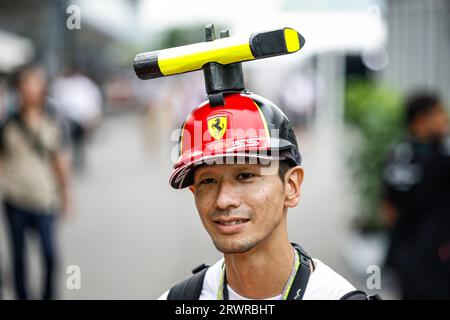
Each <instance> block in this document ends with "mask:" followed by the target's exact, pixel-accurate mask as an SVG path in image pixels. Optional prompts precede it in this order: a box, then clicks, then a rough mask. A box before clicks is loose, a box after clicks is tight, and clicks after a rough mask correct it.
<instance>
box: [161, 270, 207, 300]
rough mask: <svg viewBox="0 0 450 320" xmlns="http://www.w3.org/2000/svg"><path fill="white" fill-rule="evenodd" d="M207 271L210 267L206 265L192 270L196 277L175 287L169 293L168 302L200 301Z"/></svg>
mask: <svg viewBox="0 0 450 320" xmlns="http://www.w3.org/2000/svg"><path fill="white" fill-rule="evenodd" d="M206 271H208V266H207V265H205V264H202V265H200V266H198V267H197V268H195V269H194V270H192V273H194V275H193V276H191V277H190V278H188V279H186V280H184V281H182V282H180V283H178V284H176V285H174V286H173V287H172V289H170V291H169V294H168V296H167V300H198V299H199V297H200V294H201V292H202V288H203V280H204V279H205V275H206Z"/></svg>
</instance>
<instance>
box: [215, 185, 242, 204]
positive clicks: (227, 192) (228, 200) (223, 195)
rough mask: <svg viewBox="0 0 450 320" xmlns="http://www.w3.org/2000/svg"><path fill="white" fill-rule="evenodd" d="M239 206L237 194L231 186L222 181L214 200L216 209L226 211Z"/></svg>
mask: <svg viewBox="0 0 450 320" xmlns="http://www.w3.org/2000/svg"><path fill="white" fill-rule="evenodd" d="M240 205H241V201H240V197H239V193H238V192H237V190H236V188H235V187H234V186H233V184H231V183H229V182H226V181H222V182H221V183H220V184H219V189H218V193H217V198H216V207H217V209H221V210H227V209H230V208H238V207H239V206H240Z"/></svg>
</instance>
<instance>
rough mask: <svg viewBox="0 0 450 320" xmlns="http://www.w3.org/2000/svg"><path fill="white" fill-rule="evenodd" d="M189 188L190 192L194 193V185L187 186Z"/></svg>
mask: <svg viewBox="0 0 450 320" xmlns="http://www.w3.org/2000/svg"><path fill="white" fill-rule="evenodd" d="M189 190H191V192H192V193H195V187H194V185H191V186H189Z"/></svg>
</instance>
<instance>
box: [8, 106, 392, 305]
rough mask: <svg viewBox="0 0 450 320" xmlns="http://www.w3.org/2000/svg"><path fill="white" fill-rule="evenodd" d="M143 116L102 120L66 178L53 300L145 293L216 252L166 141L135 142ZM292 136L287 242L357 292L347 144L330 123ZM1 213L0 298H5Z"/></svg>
mask: <svg viewBox="0 0 450 320" xmlns="http://www.w3.org/2000/svg"><path fill="white" fill-rule="evenodd" d="M143 122H144V118H143V117H142V116H140V115H136V114H131V115H119V116H117V115H116V116H113V117H109V118H107V119H106V120H105V121H104V122H103V124H102V126H101V127H100V128H99V130H98V131H97V133H96V135H95V137H94V139H93V141H92V143H91V145H90V146H89V150H88V151H89V154H88V166H89V167H88V170H87V172H86V173H85V174H84V175H82V176H77V177H76V178H75V180H74V183H73V187H74V194H75V202H76V208H75V210H74V214H73V216H72V217H70V218H68V219H65V220H62V221H61V222H60V228H59V233H58V238H59V249H60V252H61V261H60V268H59V271H60V272H59V279H60V281H59V287H60V290H59V292H60V296H61V297H62V298H65V299H109V298H111V299H154V298H157V297H158V296H159V295H160V294H161V293H163V292H164V291H165V290H166V289H168V288H169V287H170V286H171V285H172V284H174V283H176V282H177V281H179V280H181V279H183V278H185V277H186V276H187V275H188V274H189V272H190V270H191V269H192V268H193V267H195V266H197V265H198V264H200V263H201V262H206V263H212V262H214V261H215V260H217V259H218V258H219V254H218V253H217V252H216V251H215V248H214V247H213V245H212V243H211V241H210V239H209V237H208V235H207V234H206V232H205V231H204V230H203V228H202V226H201V223H200V221H199V219H198V217H197V213H196V209H195V206H194V203H193V201H192V199H191V195H190V192H189V191H187V190H184V191H176V190H173V189H171V188H170V187H169V185H168V177H169V174H170V165H171V163H170V162H168V161H166V159H169V156H170V151H171V146H170V145H169V144H168V143H160V144H156V143H155V141H157V139H155V136H152V137H151V138H150V139H145V137H144V132H147V133H148V132H149V130H147V131H146V130H144V129H143ZM150 132H151V130H150ZM166 139H167V136H166ZM298 139H299V141H300V145H301V149H302V154H303V157H304V167H305V180H304V188H303V198H302V201H301V204H300V205H299V206H298V207H297V208H296V209H294V210H291V211H290V213H289V229H290V230H289V231H290V235H291V239H292V241H295V242H298V243H301V244H302V245H303V246H304V247H305V248H307V249H308V251H310V252H311V253H312V254H313V255H314V256H315V257H317V258H319V259H321V260H322V261H324V262H326V263H327V264H328V265H330V266H331V267H332V268H334V269H335V270H336V271H338V272H339V273H341V274H342V275H344V276H345V277H347V278H348V279H349V280H350V281H351V282H353V283H355V284H356V285H358V286H361V288H363V289H365V277H361V275H357V274H356V273H355V272H353V271H352V270H351V268H349V266H348V264H347V263H346V261H345V259H344V258H343V255H342V252H343V247H344V245H345V244H346V239H347V238H348V236H349V235H350V231H349V230H350V229H349V221H350V219H351V216H352V212H354V211H355V210H354V208H355V200H356V199H355V196H354V190H353V189H352V184H351V183H350V180H349V178H348V172H347V171H346V167H345V162H344V161H343V159H344V158H343V154H342V152H340V150H341V151H342V147H345V144H346V143H347V142H346V141H347V140H346V139H345V137H343V136H342V135H341V131H340V130H339V128H334V129H332V127H330V126H327V127H326V129H324V128H323V127H317V128H316V129H313V130H310V131H309V132H304V133H300V135H299V136H298ZM146 143H147V144H148V143H150V145H151V146H152V148H148V145H147V147H146ZM149 150H151V152H150V151H149ZM2 219H3V217H2V218H1V219H0V254H1V260H2V261H1V263H2V268H3V271H4V272H3V274H4V278H5V280H4V282H5V290H4V291H5V292H4V295H5V297H6V298H11V297H12V293H11V271H10V268H9V257H8V255H7V249H8V248H7V245H6V239H5V230H4V223H3V220H2ZM30 240H31V241H30V246H31V250H30V251H31V254H32V257H31V259H30V265H31V267H30V274H31V279H32V283H33V288H34V289H35V290H36V289H37V287H38V286H39V282H38V281H37V279H38V275H39V271H40V270H39V260H38V256H37V254H36V249H37V248H36V244H35V243H34V240H33V239H30ZM69 265H78V266H80V268H81V275H82V278H81V280H82V281H81V289H80V290H68V289H67V288H66V286H65V282H66V279H67V274H66V273H65V271H66V268H67V266H69ZM384 293H385V295H387V296H388V297H395V295H393V294H392V293H391V292H390V291H384Z"/></svg>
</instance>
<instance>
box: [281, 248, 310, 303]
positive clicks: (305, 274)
mask: <svg viewBox="0 0 450 320" xmlns="http://www.w3.org/2000/svg"><path fill="white" fill-rule="evenodd" d="M292 246H293V247H294V249H295V250H297V251H298V253H299V257H300V267H299V269H298V271H297V274H296V275H295V278H294V281H293V282H292V285H291V289H290V290H289V294H288V296H287V300H302V299H303V295H304V294H305V291H306V286H307V285H308V281H309V276H310V275H311V265H312V259H311V257H310V255H309V254H308V253H307V252H306V251H305V250H304V249H303V248H302V247H300V246H299V245H298V244H295V243H292Z"/></svg>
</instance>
